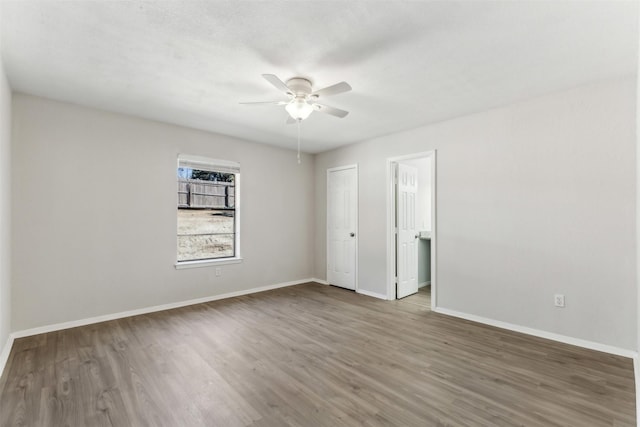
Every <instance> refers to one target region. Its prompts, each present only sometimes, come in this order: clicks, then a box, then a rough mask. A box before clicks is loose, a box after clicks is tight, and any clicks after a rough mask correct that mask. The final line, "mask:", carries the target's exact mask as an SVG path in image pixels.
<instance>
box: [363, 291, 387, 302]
mask: <svg viewBox="0 0 640 427" xmlns="http://www.w3.org/2000/svg"><path fill="white" fill-rule="evenodd" d="M356 292H357V293H359V294H362V295H366V296H368V297H374V298H379V299H383V300H386V299H387V296H386V295H385V294H379V293H377V292H371V291H367V290H365V289H358V290H356Z"/></svg>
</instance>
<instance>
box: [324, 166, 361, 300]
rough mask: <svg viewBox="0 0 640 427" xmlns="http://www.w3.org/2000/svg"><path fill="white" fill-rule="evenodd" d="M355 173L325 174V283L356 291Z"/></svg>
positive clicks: (344, 170)
mask: <svg viewBox="0 0 640 427" xmlns="http://www.w3.org/2000/svg"><path fill="white" fill-rule="evenodd" d="M357 196H358V170H357V168H356V167H355V166H353V167H348V168H342V169H330V170H328V171H327V281H328V282H329V283H331V284H332V285H335V286H340V287H343V288H347V289H353V290H355V289H356V260H357V258H356V251H357V245H356V242H357V236H356V231H357V220H358V197H357Z"/></svg>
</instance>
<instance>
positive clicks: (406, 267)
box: [396, 163, 418, 298]
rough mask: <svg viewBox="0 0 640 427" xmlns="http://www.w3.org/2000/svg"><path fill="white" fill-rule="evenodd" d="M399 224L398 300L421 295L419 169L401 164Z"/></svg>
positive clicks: (398, 201) (397, 251) (398, 204)
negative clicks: (418, 203) (417, 201)
mask: <svg viewBox="0 0 640 427" xmlns="http://www.w3.org/2000/svg"><path fill="white" fill-rule="evenodd" d="M396 194H397V215H396V218H397V221H398V247H397V250H396V257H397V268H398V287H397V291H396V292H397V297H398V298H403V297H406V296H407V295H411V294H415V293H416V292H418V229H417V228H418V226H417V223H416V196H417V194H418V168H416V167H414V166H409V165H403V164H401V163H399V164H398V190H397V192H396Z"/></svg>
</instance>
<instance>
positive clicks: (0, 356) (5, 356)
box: [0, 334, 14, 376]
mask: <svg viewBox="0 0 640 427" xmlns="http://www.w3.org/2000/svg"><path fill="white" fill-rule="evenodd" d="M13 340H14V336H13V334H9V336H8V337H7V342H6V343H4V347H2V352H1V353H0V376H2V373H3V372H4V367H5V366H6V365H7V361H8V360H9V354H10V353H11V348H12V347H13Z"/></svg>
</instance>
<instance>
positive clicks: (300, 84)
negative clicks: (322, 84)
mask: <svg viewBox="0 0 640 427" xmlns="http://www.w3.org/2000/svg"><path fill="white" fill-rule="evenodd" d="M287 86H288V87H289V89H291V92H293V95H294V96H300V95H302V96H305V97H306V96H309V95H311V82H310V81H309V80H307V79H303V78H301V77H294V78H292V79H289V80H287Z"/></svg>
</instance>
